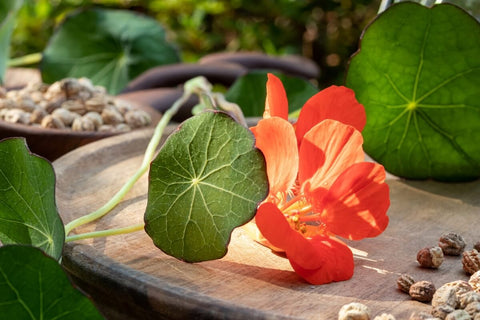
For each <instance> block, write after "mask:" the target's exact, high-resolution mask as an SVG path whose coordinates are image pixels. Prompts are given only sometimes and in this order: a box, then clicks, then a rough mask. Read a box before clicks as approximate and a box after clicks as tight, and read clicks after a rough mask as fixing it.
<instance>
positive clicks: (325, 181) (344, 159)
mask: <svg viewBox="0 0 480 320" xmlns="http://www.w3.org/2000/svg"><path fill="white" fill-rule="evenodd" d="M362 143H363V138H362V135H361V134H360V132H359V131H357V130H356V129H355V128H354V127H352V126H349V125H346V124H343V123H341V122H338V121H335V120H324V121H322V122H320V123H319V124H317V125H316V126H314V127H313V128H312V129H310V131H308V132H307V134H305V137H304V139H303V143H302V144H301V146H300V153H299V157H300V167H299V173H298V178H299V182H300V185H302V189H304V190H303V191H311V190H314V189H317V188H319V187H322V188H327V189H328V188H329V187H330V186H331V185H332V183H333V182H334V181H335V180H336V179H337V177H338V176H339V175H340V174H341V173H342V172H343V171H345V170H346V169H347V168H348V167H350V166H351V165H352V164H354V163H356V162H360V161H363V160H364V157H365V154H364V153H363V149H362Z"/></svg>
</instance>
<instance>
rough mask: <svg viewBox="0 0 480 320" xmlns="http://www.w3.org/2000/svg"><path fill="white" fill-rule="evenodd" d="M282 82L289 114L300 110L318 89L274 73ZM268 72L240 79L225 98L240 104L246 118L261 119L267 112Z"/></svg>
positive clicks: (250, 73)
mask: <svg viewBox="0 0 480 320" xmlns="http://www.w3.org/2000/svg"><path fill="white" fill-rule="evenodd" d="M273 73H274V74H275V75H276V76H278V77H279V78H280V80H282V83H283V85H284V87H285V91H286V92H287V97H288V105H289V108H290V109H289V113H291V112H293V111H295V110H297V109H300V108H301V107H302V106H303V105H304V104H305V102H307V100H308V99H309V98H310V97H312V96H313V95H314V94H316V93H318V89H317V88H316V87H315V86H314V85H313V84H311V83H310V82H308V81H307V80H305V79H302V78H296V77H289V76H286V75H284V74H279V73H275V72H273ZM266 81H267V71H252V72H249V73H248V74H246V75H244V76H242V77H240V78H238V79H237V80H236V81H235V83H234V84H233V85H232V86H231V87H230V89H229V90H228V91H227V93H226V94H225V98H226V99H227V100H228V101H230V102H234V103H236V104H238V105H239V106H240V108H241V109H242V111H243V114H244V115H245V116H246V117H261V116H263V111H264V110H265V96H266V92H267V91H266V90H267V89H266V87H265V83H266Z"/></svg>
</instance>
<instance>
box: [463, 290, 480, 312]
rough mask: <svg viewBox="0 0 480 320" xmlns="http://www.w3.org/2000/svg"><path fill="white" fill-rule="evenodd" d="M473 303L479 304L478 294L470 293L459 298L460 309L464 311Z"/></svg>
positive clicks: (479, 297) (479, 296)
mask: <svg viewBox="0 0 480 320" xmlns="http://www.w3.org/2000/svg"><path fill="white" fill-rule="evenodd" d="M473 302H480V293H478V292H475V291H470V292H467V293H465V294H463V295H462V297H461V298H460V309H465V307H466V306H467V305H469V304H470V303H473Z"/></svg>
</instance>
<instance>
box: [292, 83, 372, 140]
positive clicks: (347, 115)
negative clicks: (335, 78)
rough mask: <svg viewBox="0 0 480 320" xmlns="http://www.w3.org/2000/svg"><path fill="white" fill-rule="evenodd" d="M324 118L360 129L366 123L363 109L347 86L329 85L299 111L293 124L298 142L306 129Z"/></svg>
mask: <svg viewBox="0 0 480 320" xmlns="http://www.w3.org/2000/svg"><path fill="white" fill-rule="evenodd" d="M326 119H332V120H337V121H340V122H342V123H345V124H348V125H351V126H353V127H355V129H357V130H358V131H362V130H363V127H364V126H365V123H366V115H365V109H364V108H363V105H361V104H360V103H358V101H357V99H355V93H354V92H353V90H351V89H349V88H346V87H338V86H331V87H328V88H326V89H324V90H322V91H320V92H319V93H317V94H316V95H314V96H313V97H311V98H310V99H309V100H308V101H307V102H306V103H305V105H304V106H303V108H302V110H301V111H300V115H299V116H298V121H297V123H296V124H295V126H296V136H297V140H298V143H299V144H300V143H301V141H302V139H303V136H304V135H305V133H307V132H308V130H310V129H311V128H312V127H313V126H315V125H316V124H317V123H319V122H321V121H323V120H326Z"/></svg>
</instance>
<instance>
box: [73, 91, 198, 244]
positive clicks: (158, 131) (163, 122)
mask: <svg viewBox="0 0 480 320" xmlns="http://www.w3.org/2000/svg"><path fill="white" fill-rule="evenodd" d="M190 94H191V91H190V90H185V91H184V92H183V95H182V96H181V97H180V98H179V99H178V100H177V101H175V103H174V104H173V105H172V106H171V107H170V109H168V110H167V111H166V112H165V113H164V114H163V116H162V118H161V119H160V121H159V122H158V124H157V126H156V128H155V131H154V133H153V137H152V139H151V140H150V142H149V144H148V147H147V150H146V151H145V155H144V157H143V162H142V165H141V166H140V168H139V169H138V170H137V172H135V174H134V175H133V176H132V177H131V178H130V179H129V180H128V181H127V182H126V183H125V184H124V185H123V187H122V188H121V189H120V190H119V191H118V192H117V193H116V194H115V195H114V196H113V198H112V199H110V200H109V201H108V202H107V203H106V204H104V205H103V206H102V207H100V208H99V209H98V210H96V211H94V212H92V213H89V214H87V215H85V216H82V217H80V218H78V219H75V220H73V221H71V222H69V223H68V224H67V225H65V235H68V234H69V233H70V231H72V230H73V229H75V228H77V227H79V226H81V225H84V224H87V223H89V222H92V221H95V220H97V219H99V218H101V217H103V216H104V215H106V214H107V213H108V212H109V211H110V210H112V209H113V208H114V207H115V206H116V205H117V204H118V203H120V201H121V200H122V199H123V197H124V196H125V195H126V194H127V192H128V191H130V189H132V187H133V185H134V184H135V182H137V181H138V179H140V177H141V176H142V175H143V174H144V173H145V172H146V171H147V170H148V167H149V165H150V162H151V161H152V159H153V156H154V155H155V150H156V149H157V147H158V144H159V143H160V139H161V137H162V135H163V131H164V130H165V127H166V126H167V124H168V123H169V122H170V120H171V119H172V117H173V116H174V115H175V113H177V111H178V109H180V107H181V106H182V105H183V104H184V103H185V102H186V101H187V99H188V98H189V97H190Z"/></svg>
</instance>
